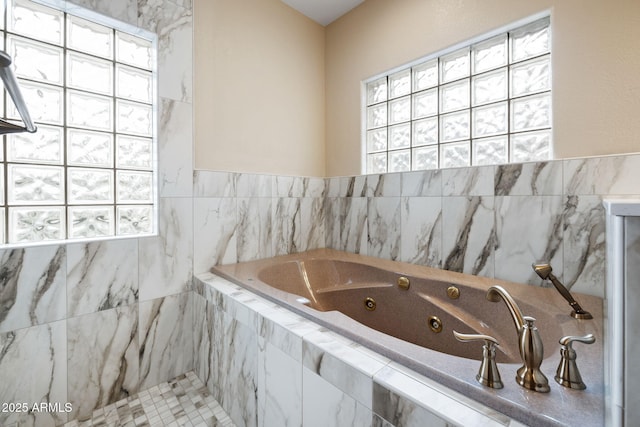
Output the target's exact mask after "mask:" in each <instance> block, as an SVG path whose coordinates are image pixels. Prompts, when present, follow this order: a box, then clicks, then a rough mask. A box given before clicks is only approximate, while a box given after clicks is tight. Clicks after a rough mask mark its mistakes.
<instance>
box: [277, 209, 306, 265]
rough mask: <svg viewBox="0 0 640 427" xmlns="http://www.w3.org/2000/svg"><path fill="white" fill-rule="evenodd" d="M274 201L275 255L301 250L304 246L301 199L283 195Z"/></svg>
mask: <svg viewBox="0 0 640 427" xmlns="http://www.w3.org/2000/svg"><path fill="white" fill-rule="evenodd" d="M274 201H275V206H274V207H273V209H274V210H273V215H272V218H273V252H272V253H273V255H274V256H277V255H286V254H291V253H296V252H300V250H301V247H302V236H301V234H300V232H301V231H302V217H301V209H300V203H301V199H300V198H284V197H281V198H278V199H274Z"/></svg>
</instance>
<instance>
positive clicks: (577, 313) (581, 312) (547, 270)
mask: <svg viewBox="0 0 640 427" xmlns="http://www.w3.org/2000/svg"><path fill="white" fill-rule="evenodd" d="M531 267H533V271H535V272H536V274H537V275H538V276H540V278H541V279H542V280H549V281H550V282H551V284H553V286H554V287H555V288H556V289H557V290H558V292H560V295H562V296H563V297H564V299H566V300H567V302H568V303H569V305H570V306H571V308H573V311H572V312H571V317H573V318H575V319H593V316H592V315H591V313H589V312H588V311H586V310H585V309H583V308H582V307H580V304H578V302H577V301H576V300H575V299H574V298H573V296H571V293H570V292H569V290H568V289H567V288H566V287H565V286H564V285H563V284H562V283H560V281H559V280H558V278H557V277H556V276H555V275H554V274H553V273H552V272H551V271H552V270H553V269H552V268H551V264H549V263H541V264H535V263H534V264H532V265H531Z"/></svg>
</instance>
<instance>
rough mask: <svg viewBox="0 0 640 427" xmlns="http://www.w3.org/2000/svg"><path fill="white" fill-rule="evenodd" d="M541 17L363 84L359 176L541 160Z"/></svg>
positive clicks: (546, 24)
mask: <svg viewBox="0 0 640 427" xmlns="http://www.w3.org/2000/svg"><path fill="white" fill-rule="evenodd" d="M550 31H551V30H550V21H549V17H546V18H543V19H540V20H537V21H535V22H533V23H530V24H528V25H525V26H522V27H519V28H517V29H514V30H511V31H507V32H504V33H502V34H499V35H494V36H491V37H489V38H487V39H485V40H481V41H479V42H475V43H469V44H468V45H467V46H464V47H461V48H457V49H455V50H454V51H450V52H447V53H446V54H442V55H437V54H436V55H432V56H431V57H429V58H428V59H426V60H423V61H419V62H417V63H415V64H414V65H412V66H407V67H406V68H403V69H401V70H400V71H395V72H393V73H389V74H387V75H384V76H382V77H377V78H374V79H372V80H369V81H366V82H365V93H364V96H363V98H364V104H365V106H364V108H365V109H366V111H365V114H364V117H365V118H364V123H363V130H364V135H363V151H364V152H365V153H366V154H365V156H366V162H365V163H366V164H365V173H385V172H402V171H409V170H423V169H438V168H452V167H461V166H471V165H492V164H501V163H509V162H525V161H540V160H548V159H549V158H550V156H551V136H552V134H551V32H550Z"/></svg>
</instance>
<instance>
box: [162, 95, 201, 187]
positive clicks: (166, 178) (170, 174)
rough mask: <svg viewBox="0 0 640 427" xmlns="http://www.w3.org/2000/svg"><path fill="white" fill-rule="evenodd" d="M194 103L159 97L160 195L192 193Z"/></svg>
mask: <svg viewBox="0 0 640 427" xmlns="http://www.w3.org/2000/svg"><path fill="white" fill-rule="evenodd" d="M192 110H193V106H192V105H191V104H188V103H185V102H179V101H175V100H171V99H166V98H162V99H160V120H159V136H158V181H159V182H158V184H159V187H160V189H159V193H160V197H172V196H173V197H177V196H191V195H192V193H193V150H192V149H191V147H192V146H193V131H192V127H191V122H192V121H193V111H192Z"/></svg>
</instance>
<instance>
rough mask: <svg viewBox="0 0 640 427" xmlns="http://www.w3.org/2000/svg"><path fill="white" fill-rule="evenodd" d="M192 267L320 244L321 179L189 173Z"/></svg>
mask: <svg viewBox="0 0 640 427" xmlns="http://www.w3.org/2000/svg"><path fill="white" fill-rule="evenodd" d="M193 181H194V185H193V187H194V190H193V192H194V199H193V206H194V220H193V221H194V224H193V227H194V232H193V236H194V237H193V238H194V241H193V247H194V249H193V253H194V260H193V265H194V267H193V269H194V272H195V273H196V274H197V273H201V272H204V271H208V270H209V269H210V268H211V267H212V266H214V265H216V264H231V263H235V262H240V261H250V260H255V259H259V258H268V257H271V256H276V255H284V254H288V253H294V252H301V251H305V250H309V249H317V248H322V247H324V245H325V232H324V224H325V220H324V203H323V202H324V188H325V183H324V179H323V178H305V177H288V176H272V175H255V174H246V173H232V172H209V171H196V172H195V173H194V179H193Z"/></svg>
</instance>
